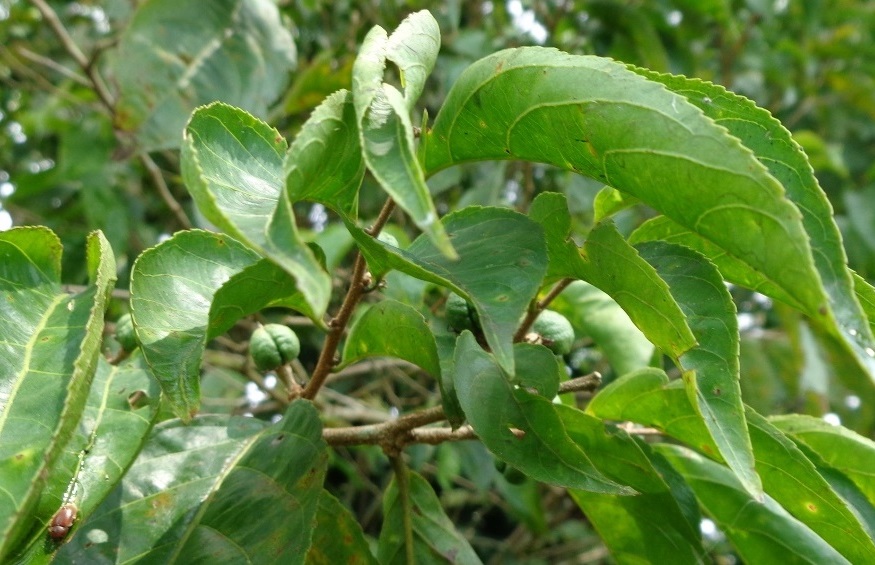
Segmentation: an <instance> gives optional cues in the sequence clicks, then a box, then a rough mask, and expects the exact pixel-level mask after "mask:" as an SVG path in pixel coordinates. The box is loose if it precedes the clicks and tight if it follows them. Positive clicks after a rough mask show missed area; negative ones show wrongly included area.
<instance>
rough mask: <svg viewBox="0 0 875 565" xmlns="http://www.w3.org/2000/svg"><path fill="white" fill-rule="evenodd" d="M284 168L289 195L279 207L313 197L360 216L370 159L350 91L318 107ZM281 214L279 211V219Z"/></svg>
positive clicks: (303, 129)
mask: <svg viewBox="0 0 875 565" xmlns="http://www.w3.org/2000/svg"><path fill="white" fill-rule="evenodd" d="M283 173H284V175H285V179H286V182H285V185H286V194H285V196H283V198H282V199H281V202H280V206H286V207H289V206H290V204H289V203H291V202H297V201H299V200H313V201H316V202H321V203H322V204H324V205H325V206H327V207H329V208H331V209H332V210H334V211H335V212H337V213H338V214H341V215H343V216H344V217H345V218H349V219H353V220H354V219H355V218H356V217H357V216H358V189H359V185H360V184H361V182H362V176H363V175H364V173H365V162H364V159H363V157H362V150H361V147H360V146H359V133H358V125H357V123H356V116H355V106H353V103H352V94H351V93H349V92H348V91H346V90H341V91H339V92H335V93H334V94H332V95H331V96H329V97H328V98H326V99H325V101H324V102H322V104H320V105H319V107H318V108H316V109H315V110H314V111H313V113H312V114H311V115H310V118H309V119H308V120H307V121H306V122H305V123H304V127H303V128H302V129H301V131H300V132H299V133H298V136H297V137H295V141H293V142H292V146H291V147H290V148H289V150H288V152H287V153H286V158H285V162H284V163H283ZM289 210H291V208H290V207H289ZM289 216H290V217H292V218H293V217H294V214H292V213H289ZM278 218H279V212H277V217H276V218H274V223H276V222H277V220H278ZM289 224H290V225H291V222H289ZM278 227H279V226H277V227H275V228H274V229H277V228H278ZM271 235H273V236H274V241H276V242H282V241H283V240H282V239H279V238H278V237H276V236H279V235H280V234H275V233H274V232H273V231H271Z"/></svg>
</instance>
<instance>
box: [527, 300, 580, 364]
mask: <svg viewBox="0 0 875 565" xmlns="http://www.w3.org/2000/svg"><path fill="white" fill-rule="evenodd" d="M532 331H534V332H535V333H537V334H539V335H540V336H541V339H542V340H543V343H544V345H546V346H547V347H549V348H550V349H551V350H552V351H553V353H558V354H559V355H567V354H568V353H571V346H572V345H574V328H572V327H571V322H569V321H568V318H566V317H565V316H563V315H562V314H560V313H559V312H554V311H553V310H544V311H543V312H541V315H540V316H538V319H537V320H535V323H534V324H533V325H532Z"/></svg>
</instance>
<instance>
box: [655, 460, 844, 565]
mask: <svg viewBox="0 0 875 565" xmlns="http://www.w3.org/2000/svg"><path fill="white" fill-rule="evenodd" d="M657 449H658V451H659V452H660V453H662V454H663V455H664V456H665V457H666V458H667V459H668V460H669V461H670V462H671V464H672V465H673V466H674V467H675V468H676V469H677V470H678V471H679V472H680V473H681V474H682V475H683V476H684V478H685V479H686V481H687V483H688V484H689V485H690V487H692V489H693V491H694V492H695V493H696V497H697V498H698V499H699V503H700V504H701V505H702V507H703V508H704V509H705V511H706V512H707V513H708V515H710V516H711V517H712V518H713V519H714V521H715V522H716V523H717V525H718V526H719V527H720V530H721V531H723V532H724V533H725V534H726V536H727V537H728V538H729V539H730V541H732V544H733V546H734V547H735V549H736V551H738V553H739V555H740V556H741V558H742V559H744V561H745V562H746V563H851V561H848V560H847V559H845V558H844V557H843V556H842V555H841V554H840V553H839V552H837V551H836V550H835V549H834V548H833V547H831V546H830V545H829V544H828V543H827V542H826V541H824V540H823V538H821V537H820V536H818V535H817V534H816V533H815V532H813V531H812V530H811V529H810V528H809V527H808V526H806V525H805V524H803V523H802V522H800V521H799V520H797V519H796V518H794V517H793V516H791V515H790V514H789V513H788V512H787V510H785V509H784V508H783V507H782V506H781V505H780V504H779V503H777V502H775V501H774V500H773V499H772V498H771V497H770V496H766V497H765V500H763V501H762V502H760V501H757V500H756V499H755V498H753V496H752V495H751V494H750V493H749V492H748V491H747V489H745V488H744V487H743V486H742V485H741V483H739V482H738V479H737V478H736V477H735V475H734V474H733V473H732V471H730V470H729V469H728V468H727V467H724V466H723V465H720V464H719V463H715V462H714V461H711V460H709V459H706V458H704V457H702V456H701V455H699V454H698V453H696V452H694V451H691V450H689V449H686V448H684V447H681V446H677V445H665V444H660V445H659V446H657Z"/></svg>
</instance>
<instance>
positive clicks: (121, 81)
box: [112, 0, 296, 150]
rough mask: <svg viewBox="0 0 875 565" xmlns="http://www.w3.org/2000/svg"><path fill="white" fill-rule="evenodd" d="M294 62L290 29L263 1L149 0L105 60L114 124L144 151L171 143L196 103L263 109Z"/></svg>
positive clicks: (260, 112)
mask: <svg viewBox="0 0 875 565" xmlns="http://www.w3.org/2000/svg"><path fill="white" fill-rule="evenodd" d="M192 22H198V25H197V26H192V25H191V23H192ZM295 60H296V51H295V44H294V41H293V40H292V34H291V31H290V30H289V29H288V28H287V27H286V26H285V25H284V23H283V22H282V19H281V16H280V13H279V10H277V8H276V5H275V4H274V3H273V2H271V1H270V0H215V1H213V2H209V3H206V4H205V3H203V2H201V1H199V0H149V1H148V2H145V3H143V4H141V5H140V6H139V8H138V9H137V11H136V12H135V14H134V17H133V18H132V19H131V22H130V24H129V25H128V27H127V28H126V29H125V31H124V33H123V34H122V36H121V41H120V43H119V46H118V50H117V52H116V53H115V54H114V56H113V57H112V71H113V78H114V81H115V82H116V83H117V84H118V86H119V90H120V91H121V95H120V97H119V101H118V105H117V107H116V110H115V115H116V125H117V127H119V128H120V129H122V130H124V131H134V132H136V134H137V137H138V139H139V142H140V146H141V147H142V148H144V149H146V150H154V149H169V148H174V147H178V146H179V144H180V142H181V141H182V140H181V138H180V132H182V129H183V127H184V126H185V121H186V120H187V119H188V116H189V114H190V113H191V111H192V110H193V109H194V108H195V107H196V106H198V105H200V104H206V103H208V102H212V101H214V100H223V101H225V102H227V103H228V104H233V105H235V106H240V107H242V108H245V109H246V110H248V111H250V112H252V113H254V114H256V115H261V116H263V115H265V114H267V110H268V105H269V104H270V103H271V102H273V101H274V100H275V99H276V98H277V97H278V96H279V95H280V94H281V93H282V91H283V89H284V87H285V85H286V82H287V80H288V73H289V71H290V70H292V68H294V66H295Z"/></svg>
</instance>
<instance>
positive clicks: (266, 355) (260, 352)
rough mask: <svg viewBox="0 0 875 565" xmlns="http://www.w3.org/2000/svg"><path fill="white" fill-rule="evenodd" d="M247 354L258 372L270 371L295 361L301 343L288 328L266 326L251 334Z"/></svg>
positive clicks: (277, 325)
mask: <svg viewBox="0 0 875 565" xmlns="http://www.w3.org/2000/svg"><path fill="white" fill-rule="evenodd" d="M249 353H250V354H251V355H252V360H253V361H255V366H256V367H257V368H258V370H259V371H270V370H273V369H276V368H277V367H279V366H280V365H285V364H286V363H288V362H289V361H291V360H293V359H296V358H297V357H298V355H299V354H300V353H301V342H300V340H298V336H297V334H295V332H294V331H292V329H291V328H289V327H288V326H283V325H281V324H267V325H265V326H262V327H260V328H258V329H257V330H255V331H254V332H252V337H251V338H250V339H249Z"/></svg>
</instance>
